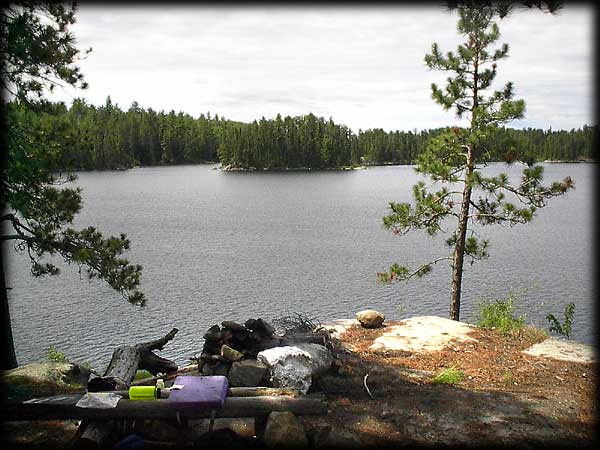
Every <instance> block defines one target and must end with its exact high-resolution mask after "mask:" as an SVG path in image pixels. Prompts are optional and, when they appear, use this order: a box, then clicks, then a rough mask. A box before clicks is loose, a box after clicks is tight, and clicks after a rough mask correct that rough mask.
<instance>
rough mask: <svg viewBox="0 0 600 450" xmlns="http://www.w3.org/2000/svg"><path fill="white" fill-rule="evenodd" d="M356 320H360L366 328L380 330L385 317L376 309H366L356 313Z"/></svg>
mask: <svg viewBox="0 0 600 450" xmlns="http://www.w3.org/2000/svg"><path fill="white" fill-rule="evenodd" d="M356 320H358V321H359V322H360V324H361V325H362V326H363V327H364V328H379V327H380V326H381V324H382V323H383V321H384V320H385V316H384V315H383V314H382V313H380V312H379V311H375V310H374V309H366V310H364V311H359V312H357V313H356Z"/></svg>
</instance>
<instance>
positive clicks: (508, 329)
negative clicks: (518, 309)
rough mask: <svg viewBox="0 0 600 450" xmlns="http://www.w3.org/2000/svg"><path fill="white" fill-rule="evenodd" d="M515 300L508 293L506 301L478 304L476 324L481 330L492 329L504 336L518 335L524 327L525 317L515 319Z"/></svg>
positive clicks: (512, 294)
mask: <svg viewBox="0 0 600 450" xmlns="http://www.w3.org/2000/svg"><path fill="white" fill-rule="evenodd" d="M515 298H516V296H515V294H514V293H513V292H509V294H508V299H506V300H501V299H498V300H493V301H482V302H481V303H480V304H479V315H478V318H477V324H478V325H479V326H480V327H482V328H494V329H496V330H499V331H501V332H502V333H504V334H519V333H520V331H521V330H522V329H523V327H524V326H525V317H523V316H518V317H515V315H514V307H513V301H514V300H515Z"/></svg>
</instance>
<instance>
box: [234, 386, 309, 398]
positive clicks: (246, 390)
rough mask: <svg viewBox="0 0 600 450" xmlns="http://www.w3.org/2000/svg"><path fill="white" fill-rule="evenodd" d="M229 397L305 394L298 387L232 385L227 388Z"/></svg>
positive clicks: (298, 395)
mask: <svg viewBox="0 0 600 450" xmlns="http://www.w3.org/2000/svg"><path fill="white" fill-rule="evenodd" d="M227 395H228V396H229V397H264V396H282V395H283V396H288V397H301V396H302V395H303V394H302V392H300V391H299V390H298V389H288V388H271V387H262V386H258V387H230V388H229V389H228V390H227Z"/></svg>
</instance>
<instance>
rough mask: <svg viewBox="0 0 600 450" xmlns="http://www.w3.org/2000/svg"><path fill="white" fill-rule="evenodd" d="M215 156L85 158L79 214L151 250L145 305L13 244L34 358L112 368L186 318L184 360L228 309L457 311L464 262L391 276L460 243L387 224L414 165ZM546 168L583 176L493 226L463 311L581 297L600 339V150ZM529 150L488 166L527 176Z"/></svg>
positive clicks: (534, 308)
mask: <svg viewBox="0 0 600 450" xmlns="http://www.w3.org/2000/svg"><path fill="white" fill-rule="evenodd" d="M214 167H216V166H213V165H197V166H179V167H157V168H141V169H133V170H129V171H119V172H85V173H80V174H79V179H78V181H77V183H78V184H79V185H80V186H81V187H82V188H83V199H84V208H83V211H82V213H81V214H80V215H79V216H78V217H77V220H76V223H75V225H76V226H77V227H85V226H89V225H95V226H97V227H98V228H99V229H100V230H102V231H103V232H104V233H105V235H108V234H118V233H120V232H124V233H127V235H128V237H129V238H130V239H131V242H132V249H131V251H130V252H129V253H128V255H127V257H128V258H129V259H130V261H131V262H134V263H139V264H142V265H143V266H144V271H143V276H142V288H143V290H144V292H145V293H146V295H147V297H148V304H147V306H146V307H145V308H140V307H136V306H132V305H130V304H128V303H127V302H125V301H124V300H123V299H122V298H121V297H120V295H119V294H118V293H116V292H115V291H113V290H111V289H110V288H109V287H108V286H107V285H106V284H105V283H103V282H102V281H98V280H94V281H92V282H89V281H88V280H87V279H86V277H85V274H83V275H82V276H81V277H80V276H79V274H78V273H77V268H76V267H75V266H74V267H65V268H64V269H63V271H62V273H61V275H59V276H57V277H49V278H45V279H36V278H33V277H32V276H31V275H30V274H29V266H28V260H27V257H26V256H23V255H14V254H12V252H11V254H10V255H8V261H7V264H6V266H8V267H6V272H7V282H8V285H9V286H10V287H12V290H10V291H9V302H10V310H11V315H12V321H13V334H14V339H15V347H16V352H17V358H18V361H19V363H20V364H25V363H29V362H35V361H39V360H44V359H46V358H47V351H48V349H49V347H50V346H54V347H56V348H57V349H58V350H60V351H63V352H64V353H65V354H66V355H67V357H68V358H69V359H71V360H72V361H77V362H89V363H91V364H92V366H94V367H95V368H97V369H99V370H103V369H104V367H105V365H106V364H107V363H108V361H109V360H110V357H111V354H112V351H113V349H114V348H115V347H116V346H118V345H122V344H134V343H138V342H143V341H145V340H150V339H155V338H157V337H159V336H163V335H164V334H166V333H167V332H168V331H170V330H171V328H172V327H177V328H179V330H180V331H179V333H178V334H177V336H176V338H175V339H174V340H173V341H172V342H170V343H169V344H168V345H167V346H166V347H165V349H164V350H163V351H162V352H160V354H161V355H162V356H165V357H167V358H171V359H174V360H175V361H177V362H178V363H180V364H185V363H186V362H187V361H188V358H189V357H191V356H194V355H197V354H199V352H200V350H201V348H202V344H203V340H202V335H203V333H204V332H205V331H206V329H207V328H208V327H210V326H211V325H213V324H215V323H218V324H220V322H221V321H223V320H236V321H241V322H243V321H245V320H246V319H248V318H251V317H252V318H256V317H264V318H267V319H270V318H275V317H281V316H285V315H288V314H291V313H304V314H306V315H308V316H309V317H312V318H316V319H318V320H320V321H321V322H326V321H329V320H332V319H337V318H352V317H354V314H355V313H356V312H357V311H360V310H362V309H366V308H373V309H377V310H380V311H382V312H383V313H384V314H385V315H386V317H387V318H388V319H390V320H392V319H400V318H403V317H409V316H415V315H430V314H433V315H439V316H443V317H448V309H449V298H450V267H449V264H446V263H442V264H438V266H436V267H435V268H434V270H433V272H432V273H431V274H429V275H428V276H426V277H424V278H422V279H413V280H411V281H410V282H409V283H408V284H405V283H400V284H392V285H386V284H381V283H379V282H378V281H377V278H376V273H377V272H378V271H381V270H384V269H387V268H388V267H389V265H390V264H391V263H393V262H398V263H400V264H403V263H409V264H411V265H416V264H419V263H423V262H427V261H428V260H430V259H432V258H434V257H437V256H441V255H445V254H447V253H449V250H448V248H447V247H446V245H445V243H444V238H443V236H440V237H438V238H436V239H431V238H429V237H428V236H426V235H425V233H424V232H421V231H416V232H412V233H410V234H409V235H407V236H404V237H398V236H395V235H393V234H392V233H390V232H389V231H386V230H384V228H383V226H382V220H381V219H382V217H383V216H384V215H385V214H386V213H387V204H388V202H389V201H408V200H410V196H411V187H412V185H413V184H414V183H415V182H416V181H417V180H418V176H417V175H416V174H415V172H414V168H413V167H412V166H389V167H371V168H369V169H368V170H360V171H353V172H332V171H328V172H293V173H224V172H222V171H220V170H212V169H213V168H214ZM545 167H546V168H545V174H546V177H545V179H546V180H547V181H551V180H561V179H562V178H563V177H564V176H565V175H570V176H571V177H572V178H573V179H574V181H575V185H576V190H574V191H571V192H569V193H568V194H567V195H566V196H563V197H560V198H555V199H551V200H550V203H549V206H548V207H547V208H545V209H543V210H540V211H539V212H538V214H537V217H536V218H535V219H534V221H533V222H531V223H530V224H527V225H517V226H515V227H512V228H511V227H508V226H507V227H502V226H488V227H485V228H484V229H483V230H481V232H482V237H485V238H489V240H490V258H489V259H487V260H485V261H480V262H475V264H474V265H472V266H471V265H468V264H467V265H466V267H465V274H464V281H463V298H462V308H461V320H464V321H467V322H474V321H475V317H476V313H477V306H478V303H479V302H480V301H481V300H483V299H493V298H506V297H507V296H508V293H509V291H511V290H512V291H515V292H517V293H518V294H519V295H518V300H517V302H516V304H515V306H516V310H517V313H519V314H525V315H526V318H527V321H528V322H529V323H533V324H535V325H537V326H540V327H544V328H547V327H548V322H547V321H546V319H545V316H546V315H547V314H548V313H553V314H554V315H555V316H557V317H558V318H559V319H561V320H562V318H563V313H564V307H565V305H566V304H567V303H569V302H574V303H575V305H576V308H575V318H574V324H573V334H572V339H575V340H577V341H580V342H585V343H595V341H596V336H597V334H596V329H595V324H594V322H593V320H594V317H595V315H594V310H593V307H594V301H595V298H596V296H597V295H596V294H597V292H596V286H595V284H594V278H593V270H592V269H593V267H592V264H593V262H594V260H593V248H594V245H593V239H594V223H593V218H594V211H593V209H592V206H593V204H594V193H595V192H594V189H593V188H594V182H595V181H594V172H595V167H594V165H593V164H547V165H546V166H545ZM521 169H522V166H512V167H507V166H506V165H504V164H500V163H497V164H492V165H490V166H488V167H487V168H486V171H487V172H489V173H498V172H500V171H505V172H508V173H509V175H511V179H513V180H518V176H519V174H520V171H521Z"/></svg>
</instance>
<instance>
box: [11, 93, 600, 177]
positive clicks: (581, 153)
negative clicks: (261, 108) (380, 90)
mask: <svg viewBox="0 0 600 450" xmlns="http://www.w3.org/2000/svg"><path fill="white" fill-rule="evenodd" d="M7 119H8V121H11V120H14V121H17V122H19V123H22V124H26V125H27V126H29V127H32V128H33V129H36V130H37V131H38V132H39V133H41V134H43V135H44V136H45V137H46V138H47V139H48V142H52V143H54V144H55V145H56V146H57V148H58V147H60V148H61V151H60V156H59V158H60V163H59V165H60V166H61V167H63V168H65V169H67V168H68V169H84V170H86V169H89V170H92V169H97V170H103V169H117V168H128V167H133V166H136V165H140V166H154V165H161V164H168V165H171V164H196V163H202V162H221V164H222V165H223V166H231V167H239V168H250V167H253V168H257V169H262V168H270V169H276V168H302V167H311V168H321V169H327V168H338V167H343V166H356V165H361V164H363V163H367V164H411V163H414V162H415V161H416V158H417V156H418V155H420V154H421V153H422V152H423V151H424V150H425V147H426V144H427V142H428V141H429V139H430V138H431V137H436V136H438V135H440V134H441V133H442V132H444V131H445V130H447V128H437V129H430V130H423V131H418V130H416V129H415V130H412V131H393V132H386V131H384V130H383V129H369V130H366V131H363V130H359V131H358V133H354V132H353V131H352V130H351V129H350V128H348V127H346V126H345V125H340V124H336V123H334V122H333V120H332V119H329V120H325V119H324V118H323V117H316V116H315V115H313V114H307V115H304V116H297V117H290V116H286V117H283V118H282V117H281V115H277V117H276V118H275V119H265V118H264V117H263V118H261V119H260V120H258V121H257V120H255V121H253V122H252V123H242V122H235V121H231V120H227V119H224V118H223V117H221V118H219V116H218V115H215V116H214V117H211V114H210V113H206V114H201V115H200V117H198V118H194V117H192V116H190V115H189V114H184V113H182V112H179V113H175V111H173V110H171V111H170V112H169V113H165V112H164V111H160V112H157V111H154V110H153V109H152V108H148V109H144V108H142V107H140V105H139V104H138V103H137V102H134V103H133V104H132V105H131V106H130V107H129V109H127V110H126V111H124V110H122V109H121V108H119V106H118V105H115V104H113V103H112V101H111V99H110V97H108V98H107V100H106V102H105V104H104V105H103V106H99V107H97V106H94V105H90V104H87V103H86V102H85V100H82V99H75V100H74V101H73V104H72V106H71V107H70V108H68V107H67V106H66V105H65V104H64V103H45V104H44V105H43V106H41V107H38V108H36V109H32V108H31V107H26V106H24V105H22V104H18V103H14V102H13V103H10V104H9V111H8V117H7ZM597 128H598V127H597V126H587V125H584V126H583V127H582V128H580V129H577V130H575V129H572V130H570V131H565V130H558V131H553V130H551V129H550V130H546V131H544V130H540V129H532V128H528V129H522V130H519V129H512V128H502V127H501V128H497V129H496V130H494V131H493V132H491V133H490V134H489V136H487V137H485V138H483V139H482V141H481V146H482V148H483V151H484V152H485V153H486V157H487V159H488V160H489V161H511V160H513V159H517V156H522V155H527V157H528V158H529V159H531V160H532V161H536V160H537V161H544V160H554V161H556V160H560V161H575V160H578V159H594V160H597V156H598V155H597V149H596V148H594V145H593V143H592V142H593V141H594V137H595V134H596V133H597Z"/></svg>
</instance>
